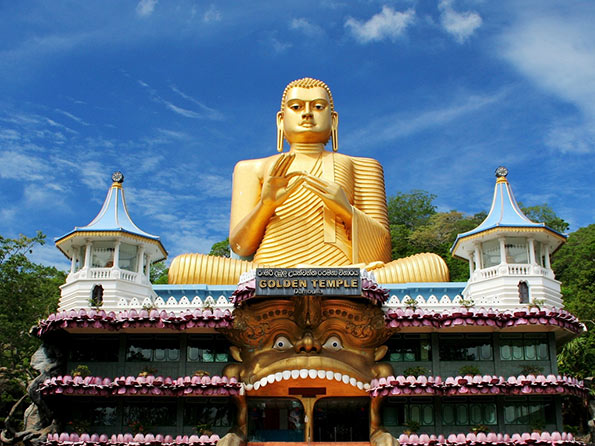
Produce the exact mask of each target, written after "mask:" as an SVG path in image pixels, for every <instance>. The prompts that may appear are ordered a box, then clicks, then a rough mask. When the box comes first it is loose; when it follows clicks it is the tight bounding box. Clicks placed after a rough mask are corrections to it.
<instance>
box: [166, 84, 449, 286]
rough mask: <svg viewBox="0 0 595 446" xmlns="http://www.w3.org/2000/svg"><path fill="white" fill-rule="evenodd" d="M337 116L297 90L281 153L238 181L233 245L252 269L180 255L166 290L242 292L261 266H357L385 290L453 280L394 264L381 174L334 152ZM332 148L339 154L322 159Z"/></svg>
mask: <svg viewBox="0 0 595 446" xmlns="http://www.w3.org/2000/svg"><path fill="white" fill-rule="evenodd" d="M338 123H339V116H338V114H337V112H336V111H335V109H334V104H333V97H332V94H331V91H330V89H329V87H328V86H327V85H326V84H325V83H324V82H322V81H319V80H316V79H312V78H303V79H298V80H296V81H293V82H291V83H290V84H289V85H287V87H286V88H285V91H284V92H283V97H282V99H281V110H280V111H279V112H278V113H277V150H278V151H279V152H282V151H283V141H284V139H285V140H287V141H288V142H289V145H290V149H289V153H280V154H277V155H274V156H270V157H267V158H261V159H253V160H246V161H240V162H239V163H238V164H237V165H236V167H235V169H234V174H233V189H232V202H231V218H230V232H229V242H230V247H231V249H232V250H233V251H234V252H235V253H236V254H237V255H238V256H240V257H242V258H247V259H250V260H241V259H231V258H223V257H214V256H207V255H202V254H183V255H180V256H178V257H176V258H175V259H174V261H173V262H172V264H171V267H170V270H169V283H172V284H182V283H205V284H221V285H224V284H236V283H237V281H238V279H239V276H240V274H241V273H243V272H246V271H249V270H252V269H255V268H257V267H263V266H269V267H306V266H359V267H361V268H366V269H368V270H373V271H374V274H375V276H376V279H377V281H378V282H379V283H404V282H440V281H448V268H447V266H446V264H445V263H444V261H443V260H442V259H441V258H440V257H439V256H437V255H435V254H427V253H425V254H417V255H415V256H411V257H408V258H405V259H399V260H395V261H392V262H391V261H390V260H391V244H390V233H389V224H388V212H387V206H386V195H385V190H384V175H383V171H382V166H381V165H380V164H379V163H378V161H376V160H373V159H370V158H360V157H352V156H348V155H344V154H341V153H337V149H338V137H337V129H338ZM329 139H330V140H332V147H333V151H332V152H331V151H328V150H325V145H326V144H327V142H328V141H329Z"/></svg>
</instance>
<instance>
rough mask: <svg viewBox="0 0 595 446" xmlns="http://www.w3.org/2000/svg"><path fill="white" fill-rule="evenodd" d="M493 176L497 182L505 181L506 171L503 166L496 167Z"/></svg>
mask: <svg viewBox="0 0 595 446" xmlns="http://www.w3.org/2000/svg"><path fill="white" fill-rule="evenodd" d="M495 174H496V178H498V182H500V181H506V177H507V176H508V169H507V168H506V167H504V166H498V168H497V169H496V172H495Z"/></svg>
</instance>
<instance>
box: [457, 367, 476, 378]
mask: <svg viewBox="0 0 595 446" xmlns="http://www.w3.org/2000/svg"><path fill="white" fill-rule="evenodd" d="M459 375H461V376H467V375H471V376H475V375H481V371H480V370H479V367H476V366H474V365H464V366H463V367H461V368H460V369H459Z"/></svg>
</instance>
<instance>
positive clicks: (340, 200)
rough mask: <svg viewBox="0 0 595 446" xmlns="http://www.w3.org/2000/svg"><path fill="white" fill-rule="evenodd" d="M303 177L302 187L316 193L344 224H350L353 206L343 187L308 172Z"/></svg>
mask: <svg viewBox="0 0 595 446" xmlns="http://www.w3.org/2000/svg"><path fill="white" fill-rule="evenodd" d="M303 178H304V187H305V188H306V189H308V190H309V191H311V192H313V193H315V194H316V195H318V196H319V197H320V199H321V200H322V201H323V202H324V204H325V205H326V206H327V207H328V208H329V209H330V210H331V211H333V212H334V213H335V214H337V216H338V217H340V218H341V219H342V220H343V222H344V223H345V224H347V225H348V226H351V221H352V220H353V206H351V203H349V200H348V199H347V195H345V191H344V190H343V188H342V187H341V186H339V185H338V184H337V183H333V182H331V181H326V180H323V179H322V178H317V177H314V176H312V175H310V174H305V176H304V177H303Z"/></svg>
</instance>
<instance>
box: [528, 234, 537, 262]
mask: <svg viewBox="0 0 595 446" xmlns="http://www.w3.org/2000/svg"><path fill="white" fill-rule="evenodd" d="M529 264H530V265H536V264H537V261H536V260H535V240H533V239H532V238H530V239H529Z"/></svg>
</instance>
